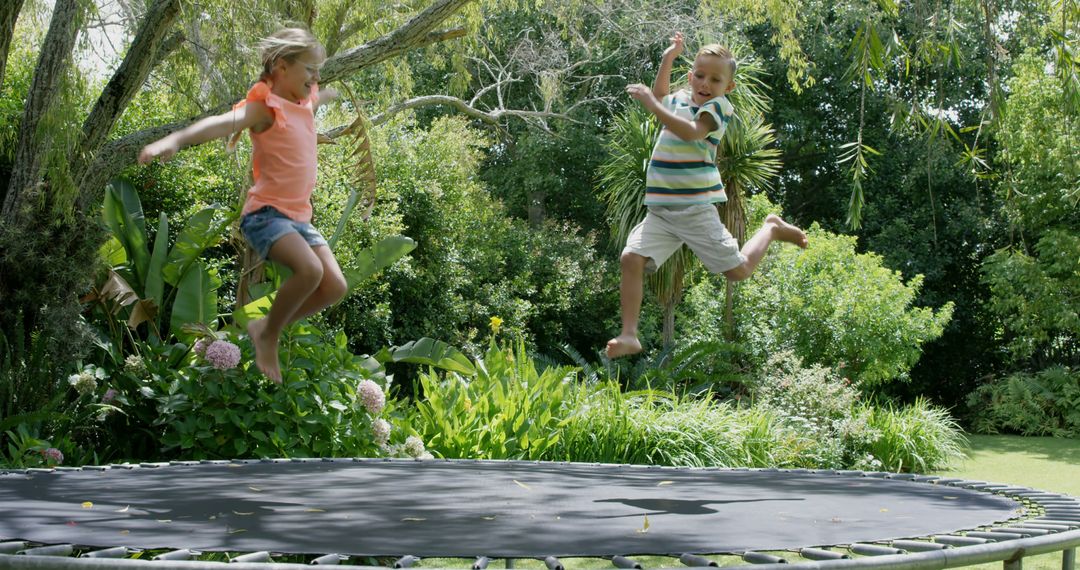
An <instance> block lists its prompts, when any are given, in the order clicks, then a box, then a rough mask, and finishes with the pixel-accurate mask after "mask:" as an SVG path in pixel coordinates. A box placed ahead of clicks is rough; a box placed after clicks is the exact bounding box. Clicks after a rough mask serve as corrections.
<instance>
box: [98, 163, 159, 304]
mask: <svg viewBox="0 0 1080 570" xmlns="http://www.w3.org/2000/svg"><path fill="white" fill-rule="evenodd" d="M103 216H104V219H105V224H106V225H107V226H108V227H109V229H110V230H111V231H112V233H113V236H114V237H116V238H117V239H118V240H120V243H122V244H123V245H124V249H125V250H127V256H128V259H130V260H131V262H132V268H131V269H132V272H133V273H134V274H135V280H136V283H135V284H134V286H135V289H136V290H137V291H138V290H142V289H143V284H144V282H145V279H146V274H147V271H148V267H147V266H148V265H149V264H150V252H149V251H148V250H147V245H146V243H147V242H146V221H145V219H144V215H143V209H142V203H140V202H139V195H138V193H137V192H136V191H135V187H134V186H132V185H131V183H130V182H128V181H127V180H123V179H117V180H113V181H112V182H109V185H108V186H107V187H106V188H105V205H104V208H103Z"/></svg>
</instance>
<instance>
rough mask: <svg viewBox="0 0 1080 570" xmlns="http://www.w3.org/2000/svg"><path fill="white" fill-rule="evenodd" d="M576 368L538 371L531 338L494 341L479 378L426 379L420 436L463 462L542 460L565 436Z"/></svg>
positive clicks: (420, 402) (478, 371)
mask: <svg viewBox="0 0 1080 570" xmlns="http://www.w3.org/2000/svg"><path fill="white" fill-rule="evenodd" d="M575 370H576V369H574V368H571V367H551V368H544V369H542V370H538V368H537V365H536V363H535V362H534V361H533V359H532V358H530V357H529V356H528V354H527V353H526V352H525V344H524V341H522V340H521V339H519V340H518V341H517V342H515V343H513V344H509V345H506V346H500V345H497V344H496V343H495V341H494V340H492V342H491V344H490V347H489V348H488V351H487V353H486V354H485V355H484V357H483V358H482V359H478V360H477V362H476V375H475V376H471V377H468V376H465V375H462V374H458V373H456V372H449V373H447V374H446V375H445V376H440V374H439V373H437V372H435V371H434V370H428V371H427V372H425V373H422V374H421V375H420V383H421V386H422V388H423V391H424V399H423V400H420V399H419V398H418V401H417V403H416V407H417V412H418V413H417V415H416V419H417V420H418V421H419V426H418V427H417V431H418V433H420V434H421V436H422V437H423V438H424V439H425V440H426V441H427V442H428V447H429V449H430V450H431V452H432V453H433V454H435V455H438V456H440V457H445V458H463V459H541V458H543V457H544V456H545V454H546V452H547V451H548V449H549V448H550V447H552V446H553V445H555V444H556V443H557V442H558V440H559V437H560V430H561V428H562V425H563V423H564V421H563V418H564V417H565V415H566V409H565V408H566V405H567V404H568V403H569V400H570V396H571V394H572V393H573V388H574V379H575V375H576V372H575Z"/></svg>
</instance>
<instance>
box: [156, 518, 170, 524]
mask: <svg viewBox="0 0 1080 570" xmlns="http://www.w3.org/2000/svg"><path fill="white" fill-rule="evenodd" d="M157 522H159V523H171V522H172V519H158V520H157Z"/></svg>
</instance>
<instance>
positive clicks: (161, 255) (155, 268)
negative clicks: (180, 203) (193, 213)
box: [143, 212, 169, 306]
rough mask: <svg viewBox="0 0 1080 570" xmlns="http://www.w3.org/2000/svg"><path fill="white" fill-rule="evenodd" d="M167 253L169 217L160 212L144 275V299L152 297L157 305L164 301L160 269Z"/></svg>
mask: <svg viewBox="0 0 1080 570" xmlns="http://www.w3.org/2000/svg"><path fill="white" fill-rule="evenodd" d="M168 254H169V219H168V218H167V217H166V216H165V213H164V212H162V214H161V216H160V217H159V218H158V230H157V235H156V236H154V252H153V254H151V256H150V265H149V269H148V271H147V275H146V290H145V291H144V293H143V298H144V299H152V300H153V301H154V302H155V303H157V304H158V306H161V304H162V303H164V302H165V281H164V275H163V274H162V269H163V268H164V266H165V259H166V257H167V256H168Z"/></svg>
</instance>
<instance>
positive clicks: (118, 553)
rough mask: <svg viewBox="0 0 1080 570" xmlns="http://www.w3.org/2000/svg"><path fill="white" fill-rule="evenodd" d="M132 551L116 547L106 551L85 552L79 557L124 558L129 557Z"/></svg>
mask: <svg viewBox="0 0 1080 570" xmlns="http://www.w3.org/2000/svg"><path fill="white" fill-rule="evenodd" d="M130 552H131V551H130V550H128V548H127V547H126V546H115V547H113V548H106V549H104V550H95V551H93V552H83V553H82V554H81V555H79V558H123V557H125V556H127V555H128V554H129V553H130Z"/></svg>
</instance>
